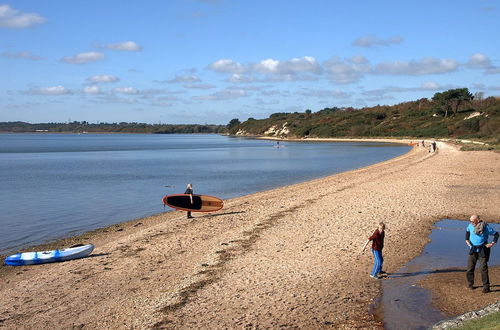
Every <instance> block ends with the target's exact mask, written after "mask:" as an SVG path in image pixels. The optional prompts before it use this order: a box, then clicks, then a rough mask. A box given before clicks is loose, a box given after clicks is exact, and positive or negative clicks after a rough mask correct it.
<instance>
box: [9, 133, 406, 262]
mask: <svg viewBox="0 0 500 330" xmlns="http://www.w3.org/2000/svg"><path fill="white" fill-rule="evenodd" d="M0 142H1V143H0V180H1V181H2V183H3V184H2V185H1V187H0V208H1V209H2V214H0V226H1V227H2V232H1V233H0V254H3V253H7V252H9V251H14V250H16V249H19V248H22V247H25V246H28V245H36V244H40V243H44V242H47V241H50V240H54V239H57V238H62V237H67V236H70V235H76V234H79V233H82V232H84V231H88V230H92V229H95V228H100V227H105V226H108V225H111V224H115V223H119V222H123V221H127V220H132V219H135V218H142V217H145V216H149V215H152V214H156V213H160V212H163V211H164V209H163V206H162V204H161V197H162V196H163V195H165V194H172V193H182V192H184V189H185V185H186V183H188V182H192V183H193V184H194V190H195V193H203V194H208V195H215V196H218V197H221V198H223V199H227V198H233V197H239V196H243V195H246V194H251V193H255V192H258V191H262V190H267V189H272V188H276V187H280V186H285V185H289V184H293V183H298V182H303V181H307V180H310V179H314V178H318V177H322V176H326V175H330V174H334V173H339V172H343V171H347V170H351V169H354V168H359V167H363V166H367V165H370V164H374V163H378V162H381V161H384V160H387V159H390V158H393V157H396V156H399V155H401V154H403V153H405V152H406V151H408V150H409V147H408V146H405V145H397V144H387V143H366V142H355V143H314V142H300V143H298V142H297V143H293V142H281V143H280V145H279V148H278V145H277V143H276V142H275V141H265V140H252V139H242V138H231V137H225V136H218V135H179V134H176V135H144V134H137V135H135V134H84V135H77V134H0Z"/></svg>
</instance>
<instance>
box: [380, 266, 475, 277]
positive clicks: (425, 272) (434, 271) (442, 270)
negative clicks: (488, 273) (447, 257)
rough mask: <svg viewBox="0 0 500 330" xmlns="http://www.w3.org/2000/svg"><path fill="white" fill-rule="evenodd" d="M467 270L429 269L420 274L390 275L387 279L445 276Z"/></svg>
mask: <svg viewBox="0 0 500 330" xmlns="http://www.w3.org/2000/svg"><path fill="white" fill-rule="evenodd" d="M465 272H466V270H465V269H459V268H448V269H429V270H422V271H419V272H413V273H411V272H407V273H388V274H387V277H389V278H400V277H412V276H419V275H430V274H443V273H465Z"/></svg>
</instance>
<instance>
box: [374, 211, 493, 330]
mask: <svg viewBox="0 0 500 330" xmlns="http://www.w3.org/2000/svg"><path fill="white" fill-rule="evenodd" d="M468 224H469V222H468V221H460V220H449V219H444V220H441V221H439V222H437V223H436V224H435V225H434V226H435V228H434V229H433V230H432V232H431V234H430V236H429V238H430V239H431V241H430V242H429V243H428V244H427V245H426V246H425V247H424V250H423V252H422V254H421V255H420V256H418V257H416V258H415V259H413V260H411V261H410V262H409V263H408V264H406V265H405V266H404V267H402V268H400V269H399V270H398V271H397V272H394V273H390V274H389V276H388V278H387V279H386V280H384V281H383V282H382V294H381V296H380V297H379V298H378V299H377V301H376V303H375V306H374V309H373V313H374V315H375V317H376V318H377V319H379V320H380V321H382V322H383V323H384V328H385V329H389V330H391V329H427V328H429V327H430V326H432V325H433V324H434V323H437V322H439V321H441V320H444V319H446V318H447V317H446V316H445V315H444V314H443V313H441V311H439V310H438V309H436V308H435V307H434V306H432V305H431V297H432V296H431V292H430V291H429V290H427V289H424V288H422V287H419V286H418V285H417V283H418V282H419V281H420V280H422V279H423V278H424V277H425V276H426V275H429V274H433V273H440V272H460V273H463V276H464V286H465V281H466V280H465V268H466V266H467V253H468V250H469V249H468V247H467V245H466V244H465V228H466V227H467V225H468ZM490 225H491V226H492V227H493V228H494V229H495V230H496V231H500V225H499V224H491V223H490ZM489 241H490V242H491V237H490V239H489ZM488 265H489V266H497V265H500V251H496V250H493V251H492V253H491V256H490V261H489V263H488ZM476 284H477V283H476Z"/></svg>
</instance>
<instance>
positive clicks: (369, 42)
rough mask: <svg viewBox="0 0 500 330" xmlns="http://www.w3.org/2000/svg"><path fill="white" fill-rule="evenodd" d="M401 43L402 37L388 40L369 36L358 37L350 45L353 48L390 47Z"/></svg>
mask: <svg viewBox="0 0 500 330" xmlns="http://www.w3.org/2000/svg"><path fill="white" fill-rule="evenodd" d="M401 42H403V37H401V36H393V37H390V38H388V39H379V38H377V37H376V36H374V35H372V34H369V35H366V36H363V37H359V38H358V39H356V40H355V41H354V42H353V43H352V44H353V46H360V47H373V46H390V45H393V44H400V43H401Z"/></svg>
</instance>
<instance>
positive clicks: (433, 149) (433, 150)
mask: <svg viewBox="0 0 500 330" xmlns="http://www.w3.org/2000/svg"><path fill="white" fill-rule="evenodd" d="M431 152H436V141H432V143H431Z"/></svg>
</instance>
